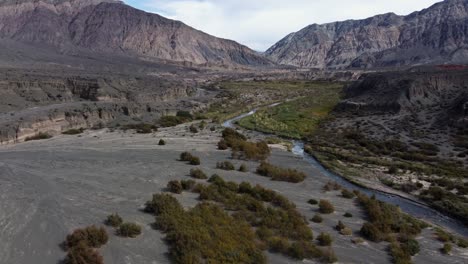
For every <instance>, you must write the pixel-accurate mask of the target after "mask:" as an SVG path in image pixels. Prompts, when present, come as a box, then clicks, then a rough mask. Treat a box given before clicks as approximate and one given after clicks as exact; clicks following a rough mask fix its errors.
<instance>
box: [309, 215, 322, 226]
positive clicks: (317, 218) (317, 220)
mask: <svg viewBox="0 0 468 264" xmlns="http://www.w3.org/2000/svg"><path fill="white" fill-rule="evenodd" d="M311 220H312V222H314V223H317V224H319V223H322V222H323V218H322V216H320V215H319V214H316V215H314V217H312V219H311Z"/></svg>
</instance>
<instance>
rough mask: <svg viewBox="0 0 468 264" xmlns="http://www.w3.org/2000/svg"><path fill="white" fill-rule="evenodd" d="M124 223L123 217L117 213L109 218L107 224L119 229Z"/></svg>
mask: <svg viewBox="0 0 468 264" xmlns="http://www.w3.org/2000/svg"><path fill="white" fill-rule="evenodd" d="M122 223H123V219H122V217H120V215H118V214H117V213H115V214H111V215H109V216H107V219H106V221H105V224H106V225H108V226H112V227H119V226H120V225H121V224H122Z"/></svg>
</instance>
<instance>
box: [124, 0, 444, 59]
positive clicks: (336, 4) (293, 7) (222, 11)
mask: <svg viewBox="0 0 468 264" xmlns="http://www.w3.org/2000/svg"><path fill="white" fill-rule="evenodd" d="M126 2H127V3H128V4H130V5H132V6H135V7H137V8H140V9H144V10H146V11H149V12H154V13H158V14H160V15H163V16H166V17H168V18H171V19H177V20H181V21H183V22H184V23H186V24H188V25H190V26H192V27H194V28H197V29H200V30H202V31H205V32H207V33H209V34H212V35H215V36H218V37H222V38H228V39H233V40H236V41H238V42H240V43H242V44H245V45H247V46H249V47H251V48H253V49H256V50H261V51H263V50H266V49H267V48H269V47H270V46H271V45H273V44H274V43H275V42H277V41H278V40H280V39H281V38H283V37H284V36H286V35H287V34H289V33H291V32H294V31H298V30H300V29H301V28H303V27H305V26H307V25H309V24H313V23H327V22H333V21H340V20H346V19H362V18H367V17H369V16H373V15H376V14H382V13H387V12H394V13H397V14H400V15H406V14H409V13H411V12H413V11H416V10H421V9H423V8H426V7H429V6H430V5H432V4H434V3H436V2H438V1H437V0H436V1H434V0H413V1H408V0H393V1H381V0H380V1H375V0H359V1H351V0H126Z"/></svg>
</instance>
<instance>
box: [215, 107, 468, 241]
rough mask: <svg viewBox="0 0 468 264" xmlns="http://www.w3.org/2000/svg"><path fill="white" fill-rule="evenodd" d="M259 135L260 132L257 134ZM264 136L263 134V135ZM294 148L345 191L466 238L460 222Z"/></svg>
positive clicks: (301, 147)
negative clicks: (364, 182)
mask: <svg viewBox="0 0 468 264" xmlns="http://www.w3.org/2000/svg"><path fill="white" fill-rule="evenodd" d="M279 104H280V103H275V104H272V105H270V106H268V107H273V106H276V105H279ZM257 110H258V109H254V110H252V111H250V112H248V113H244V114H242V115H239V116H237V117H235V118H232V119H229V120H227V121H225V122H224V123H223V126H224V127H231V128H234V127H235V126H236V125H235V123H236V121H238V120H240V119H242V118H244V117H247V116H250V115H253V114H255V112H256V111H257ZM258 133H261V132H258ZM263 134H265V133H263ZM293 144H294V147H293V149H292V152H293V153H294V154H295V155H297V156H300V157H301V158H302V159H304V160H305V161H307V162H308V163H309V164H311V165H312V166H314V167H315V168H317V169H318V170H319V171H320V172H321V173H322V174H323V175H325V176H327V177H329V178H330V179H331V180H333V181H336V182H337V183H339V184H340V185H342V186H344V187H345V188H347V189H350V190H358V191H360V192H362V193H365V194H367V195H369V196H372V195H375V197H376V198H377V199H379V200H381V201H384V202H386V203H389V204H393V205H397V206H399V207H400V208H401V210H402V211H403V212H405V213H408V214H410V215H412V216H414V217H416V218H418V219H422V220H426V221H428V222H430V223H432V224H436V225H439V226H441V227H443V228H445V229H447V230H450V231H452V232H455V233H457V234H459V235H461V236H463V237H468V227H466V226H465V225H463V224H462V223H461V222H460V221H458V220H456V219H454V218H452V217H449V216H447V215H444V214H442V213H440V212H438V211H436V210H435V209H432V208H430V207H428V206H427V205H425V204H423V203H422V202H421V203H418V202H416V201H412V200H410V199H407V198H404V197H401V196H398V195H394V194H389V193H385V192H382V191H378V190H372V189H368V188H364V187H361V186H358V185H356V184H354V183H352V182H350V181H348V180H346V179H345V178H343V177H341V176H339V175H336V174H334V173H333V172H331V171H329V170H327V169H326V168H325V167H323V166H322V165H321V164H320V163H319V162H318V161H317V160H316V159H315V158H313V157H312V156H311V155H309V154H307V153H305V152H304V142H302V141H293Z"/></svg>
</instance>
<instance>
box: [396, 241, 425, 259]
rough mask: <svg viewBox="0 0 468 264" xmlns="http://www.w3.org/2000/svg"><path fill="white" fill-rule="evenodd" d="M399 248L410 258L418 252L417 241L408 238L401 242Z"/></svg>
mask: <svg viewBox="0 0 468 264" xmlns="http://www.w3.org/2000/svg"><path fill="white" fill-rule="evenodd" d="M400 247H401V249H402V250H403V251H405V252H407V253H408V254H409V255H411V256H414V255H416V254H418V253H419V251H420V247H419V243H418V241H417V240H416V239H413V238H408V239H406V240H404V241H402V242H401V244H400Z"/></svg>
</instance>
